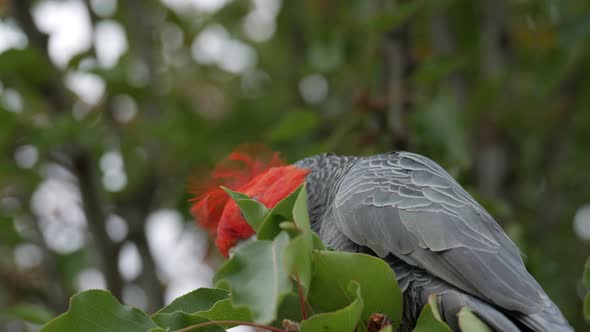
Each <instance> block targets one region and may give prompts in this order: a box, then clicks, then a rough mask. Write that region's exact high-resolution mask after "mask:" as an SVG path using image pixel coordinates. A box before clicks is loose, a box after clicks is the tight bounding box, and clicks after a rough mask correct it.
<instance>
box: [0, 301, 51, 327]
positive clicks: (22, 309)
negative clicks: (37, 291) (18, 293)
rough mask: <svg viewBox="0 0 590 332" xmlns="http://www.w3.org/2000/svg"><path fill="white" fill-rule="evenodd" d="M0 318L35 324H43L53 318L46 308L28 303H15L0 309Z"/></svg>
mask: <svg viewBox="0 0 590 332" xmlns="http://www.w3.org/2000/svg"><path fill="white" fill-rule="evenodd" d="M0 316H6V317H12V318H17V319H20V320H23V321H26V322H31V323H35V324H45V323H47V322H48V321H49V320H50V319H51V318H53V314H52V313H51V311H49V309H47V308H46V307H44V306H41V305H36V304H30V303H17V304H14V305H11V306H10V307H8V308H5V309H1V310H0Z"/></svg>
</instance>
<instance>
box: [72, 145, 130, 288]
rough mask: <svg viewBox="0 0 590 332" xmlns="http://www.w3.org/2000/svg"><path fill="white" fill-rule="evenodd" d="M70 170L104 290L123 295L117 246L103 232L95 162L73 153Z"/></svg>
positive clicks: (101, 207) (85, 155) (101, 204)
mask: <svg viewBox="0 0 590 332" xmlns="http://www.w3.org/2000/svg"><path fill="white" fill-rule="evenodd" d="M72 163H73V165H72V167H73V170H74V173H75V174H76V176H77V177H78V181H79V186H80V194H81V196H82V203H83V206H84V212H85V213H86V218H87V219H88V227H89V228H90V231H91V234H92V237H93V239H94V245H95V247H96V249H97V251H98V254H99V264H100V266H101V268H102V271H103V273H104V275H105V280H106V284H107V288H108V289H109V290H110V291H111V292H112V293H113V295H114V296H115V297H117V298H119V299H120V298H121V295H122V293H123V280H122V278H121V276H120V275H119V268H118V264H117V263H118V260H119V246H118V245H117V244H115V243H114V242H113V241H112V240H111V239H110V238H109V235H108V233H107V231H106V228H105V221H106V213H105V211H104V209H103V203H102V200H101V190H100V184H99V183H98V178H97V172H96V169H95V166H94V165H95V164H96V163H95V161H94V160H93V158H92V157H91V155H90V154H89V153H87V152H85V151H80V152H78V153H74V155H73V156H72Z"/></svg>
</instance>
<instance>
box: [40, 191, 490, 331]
mask: <svg viewBox="0 0 590 332" xmlns="http://www.w3.org/2000/svg"><path fill="white" fill-rule="evenodd" d="M225 190H226V191H227V192H228V194H229V195H230V196H231V197H232V198H233V199H234V200H235V201H236V202H237V204H238V205H239V207H240V208H241V210H242V213H243V215H244V216H245V219H246V220H247V222H248V223H249V224H250V225H251V226H252V227H253V228H254V230H256V233H257V236H256V239H255V240H253V241H249V242H247V243H245V244H241V245H239V246H238V247H236V248H234V249H233V250H232V252H231V258H230V259H229V260H227V261H226V262H225V264H224V265H223V266H222V267H221V268H220V269H219V270H218V271H217V273H216V275H215V277H214V281H215V285H216V287H217V288H212V289H209V288H200V289H197V290H195V291H192V292H190V293H188V294H185V295H183V296H181V297H179V298H177V299H176V300H174V301H173V302H172V303H170V304H169V305H167V306H165V307H164V308H162V309H161V310H159V311H158V312H156V313H155V314H153V315H151V316H150V315H148V314H146V313H144V312H142V311H141V310H139V309H135V308H130V307H127V306H124V305H121V304H120V303H119V302H117V300H116V299H115V298H114V297H113V296H112V295H111V294H110V293H109V292H107V291H102V290H90V291H86V292H82V293H80V294H77V295H75V296H73V297H72V299H71V303H70V310H69V311H68V312H66V313H65V314H63V315H61V316H59V317H57V318H56V319H54V320H52V321H50V322H49V323H48V324H46V325H45V326H44V327H43V328H42V330H41V332H63V331H91V332H92V331H131V332H133V331H149V332H161V331H176V332H185V331H203V332H204V331H207V332H217V331H224V329H226V328H231V327H233V326H237V325H249V326H255V327H259V328H262V329H267V330H269V331H301V332H320V331H322V332H346V331H350V332H352V331H360V332H362V331H364V332H377V331H381V332H388V331H394V330H397V329H398V328H399V327H400V324H401V322H402V307H403V303H402V293H401V290H400V288H399V287H398V284H397V279H396V276H395V273H394V272H393V270H392V269H391V268H390V267H389V265H388V264H387V263H385V262H384V261H383V260H381V259H379V258H377V257H374V256H370V255H366V254H360V253H348V252H337V251H332V250H329V249H326V248H325V246H324V245H323V244H322V242H321V241H320V239H319V237H317V235H316V234H314V233H313V232H312V230H311V226H310V221H309V216H308V213H307V211H308V210H307V194H306V190H305V185H302V186H300V187H299V188H298V189H296V190H295V191H294V192H293V193H291V194H290V195H289V196H288V197H286V198H285V199H284V200H282V201H281V202H279V203H278V204H277V205H276V206H275V207H274V208H273V209H271V210H268V209H267V208H266V207H265V206H263V205H262V204H261V203H259V202H257V201H256V200H254V199H251V198H249V197H247V196H245V195H243V194H241V193H237V192H233V191H231V190H229V189H225ZM458 316H459V324H460V326H461V327H462V329H463V330H464V331H490V329H489V328H488V327H487V326H486V325H485V324H484V323H483V322H481V321H480V320H479V319H478V318H477V317H476V316H475V315H474V314H473V313H472V312H471V311H470V310H469V308H467V307H465V308H463V309H462V310H461V312H460V313H459V314H458ZM375 317H378V318H380V321H381V322H382V324H380V326H378V327H377V328H376V327H375V324H370V323H371V322H373V321H374V320H375ZM378 325H379V324H378ZM414 331H416V332H433V331H451V330H450V328H449V327H448V326H447V325H446V324H445V323H444V322H443V321H442V320H441V318H440V315H439V313H438V311H437V305H436V295H432V296H431V297H430V300H429V304H427V305H426V306H425V307H424V308H423V310H422V313H421V315H420V317H419V319H418V321H417V324H416V327H415V329H414Z"/></svg>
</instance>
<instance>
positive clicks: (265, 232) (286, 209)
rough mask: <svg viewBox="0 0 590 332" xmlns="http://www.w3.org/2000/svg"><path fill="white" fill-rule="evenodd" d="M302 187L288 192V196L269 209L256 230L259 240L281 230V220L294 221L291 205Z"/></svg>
mask: <svg viewBox="0 0 590 332" xmlns="http://www.w3.org/2000/svg"><path fill="white" fill-rule="evenodd" d="M302 189H303V185H301V186H299V187H298V188H297V189H295V190H294V191H293V192H292V193H291V194H289V196H287V197H285V198H283V200H281V201H280V202H278V203H277V205H275V207H274V208H272V209H271V210H270V212H269V213H268V215H267V216H266V218H265V219H264V221H263V222H262V225H261V226H260V229H259V230H258V232H257V233H258V234H257V235H256V237H257V238H258V239H259V240H272V239H274V237H275V236H277V234H279V233H280V232H281V231H282V229H281V227H280V224H281V222H283V221H289V220H293V221H295V220H294V217H293V207H294V205H295V201H297V198H298V197H299V194H300V193H301V190H302ZM295 222H296V221H295Z"/></svg>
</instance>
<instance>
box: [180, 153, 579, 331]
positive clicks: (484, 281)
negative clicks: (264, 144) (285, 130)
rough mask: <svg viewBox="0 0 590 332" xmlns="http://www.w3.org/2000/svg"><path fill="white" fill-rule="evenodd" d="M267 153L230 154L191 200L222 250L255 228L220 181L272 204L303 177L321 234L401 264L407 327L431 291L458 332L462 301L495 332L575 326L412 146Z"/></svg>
mask: <svg viewBox="0 0 590 332" xmlns="http://www.w3.org/2000/svg"><path fill="white" fill-rule="evenodd" d="M253 150H258V151H253ZM260 150H261V148H254V149H252V148H242V149H237V150H236V151H234V152H233V153H231V154H230V155H229V157H228V158H227V159H226V160H224V161H222V162H220V163H219V164H218V165H217V167H216V168H215V169H214V171H213V172H212V173H211V182H210V183H209V185H208V186H205V187H202V186H201V188H200V190H199V194H198V195H196V196H195V198H194V199H193V201H192V202H193V205H192V208H191V212H192V214H193V215H194V217H195V218H196V220H197V221H198V223H199V224H200V225H201V226H203V227H204V228H206V229H207V230H209V231H210V232H211V234H212V235H213V236H214V237H215V238H216V241H215V243H216V245H217V247H218V248H219V250H220V252H221V253H222V254H223V255H225V256H227V255H228V252H229V250H230V249H231V248H232V247H233V246H235V245H236V244H238V243H239V242H240V241H243V240H246V239H249V238H250V237H251V236H253V235H254V230H253V229H252V228H251V227H250V225H249V224H248V223H247V222H246V221H245V219H244V218H243V216H242V214H241V213H240V209H239V207H238V206H237V204H236V203H235V202H234V201H233V200H231V199H230V198H229V196H228V194H227V193H226V192H225V191H224V190H223V189H221V188H220V187H219V186H220V185H223V186H225V187H228V188H230V189H232V190H235V191H238V192H241V193H243V194H246V195H248V196H250V197H252V198H254V199H256V200H258V201H259V202H260V203H262V204H264V205H265V206H266V207H267V208H272V207H274V205H276V204H277V203H278V202H279V201H281V200H282V199H283V198H285V197H286V196H287V195H289V194H290V193H291V192H293V191H294V190H295V189H296V188H297V187H298V186H300V185H301V184H302V183H303V182H306V187H307V192H308V210H309V216H310V221H311V227H312V230H313V231H315V232H316V233H317V234H318V235H319V236H320V238H321V240H322V241H323V242H324V243H325V244H326V245H328V246H330V247H332V248H334V249H335V250H340V251H349V252H363V253H368V254H372V255H375V256H378V257H380V258H381V259H383V260H384V261H386V262H387V263H388V264H389V266H391V268H392V269H393V270H394V272H395V274H396V276H397V279H398V283H399V286H400V288H401V289H402V291H403V297H404V309H403V310H404V311H403V321H402V328H403V330H408V331H410V330H411V329H412V328H413V326H414V325H415V322H416V320H417V318H418V315H419V313H420V311H421V309H422V308H423V307H424V305H425V304H426V303H427V302H428V298H429V296H430V295H431V294H436V295H437V305H438V310H439V312H440V314H441V316H442V318H443V320H445V321H446V322H447V323H448V324H449V326H450V327H451V328H452V329H453V330H458V322H457V313H458V311H459V310H460V309H461V308H462V307H463V306H468V307H470V308H471V310H472V311H473V312H474V313H475V314H476V315H477V316H478V317H479V318H480V319H482V320H483V321H484V322H486V323H487V324H488V325H489V326H490V327H492V328H493V329H495V330H496V331H547V332H560V331H572V330H573V329H572V328H571V327H570V325H569V324H568V323H567V321H566V320H565V318H564V317H563V315H562V314H561V312H560V311H559V309H558V308H557V307H556V306H555V304H554V303H553V302H552V301H551V300H550V299H549V297H548V296H547V295H546V294H545V292H544V291H543V289H542V288H541V286H539V284H538V283H537V282H536V281H535V279H534V278H533V277H532V276H531V275H530V274H529V273H528V271H527V270H526V268H525V266H524V263H523V260H522V258H521V255H520V251H519V250H518V248H517V247H516V246H515V245H514V243H513V242H512V241H511V240H510V239H509V238H508V236H507V235H506V234H505V233H504V231H503V230H502V228H500V226H499V225H498V224H497V223H496V221H495V220H494V219H493V218H492V217H491V216H490V214H489V213H488V212H487V211H486V210H485V209H484V208H483V207H482V206H481V205H480V204H478V203H477V202H476V201H475V200H474V199H473V197H471V195H469V194H468V193H467V192H466V191H465V190H464V189H463V188H462V187H461V185H460V184H459V183H457V181H455V180H454V179H453V177H451V175H449V173H447V172H446V171H445V170H444V169H443V168H442V167H440V166H439V165H438V164H436V163H435V162H434V161H432V160H430V159H428V158H426V157H424V156H421V155H418V154H414V153H409V152H391V153H385V154H379V155H374V156H369V157H356V156H339V155H335V154H331V153H327V154H321V155H316V156H312V157H308V158H305V159H303V160H300V161H298V162H296V163H294V164H291V165H287V164H286V163H285V162H284V161H283V160H281V158H280V157H279V155H278V154H277V153H267V154H266V156H264V157H258V156H257V155H264V154H262V153H260ZM384 296H385V295H384Z"/></svg>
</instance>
